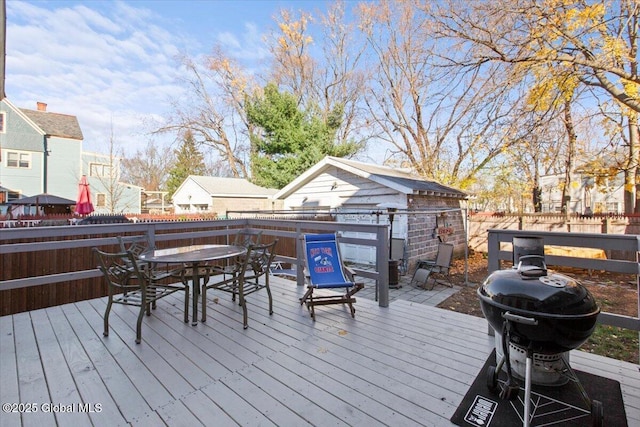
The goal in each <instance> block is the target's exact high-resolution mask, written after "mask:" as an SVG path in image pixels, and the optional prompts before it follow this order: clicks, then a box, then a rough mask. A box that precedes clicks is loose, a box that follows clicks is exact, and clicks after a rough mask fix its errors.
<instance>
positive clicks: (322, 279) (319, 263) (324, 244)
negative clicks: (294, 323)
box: [300, 234, 364, 320]
mask: <svg viewBox="0 0 640 427" xmlns="http://www.w3.org/2000/svg"><path fill="white" fill-rule="evenodd" d="M304 246H305V258H306V269H307V272H306V273H307V280H308V283H307V292H306V293H305V294H304V296H303V297H302V298H300V305H303V304H306V305H307V308H308V309H309V311H310V312H311V318H313V320H315V306H317V305H329V304H347V305H348V306H349V310H350V311H351V317H355V312H356V310H355V308H354V307H353V304H354V303H355V302H356V299H355V298H354V297H353V295H354V294H355V293H356V292H358V291H359V290H360V289H362V288H363V287H364V284H362V283H356V282H355V281H354V274H353V273H352V272H351V271H350V270H349V269H347V267H345V266H344V265H343V263H342V258H341V257H340V251H339V248H338V243H337V240H336V235H335V234H307V235H305V236H304ZM318 289H331V290H335V289H344V290H345V293H344V294H341V295H339V294H337V295H322V296H316V295H314V291H315V290H318Z"/></svg>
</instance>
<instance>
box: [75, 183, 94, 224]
mask: <svg viewBox="0 0 640 427" xmlns="http://www.w3.org/2000/svg"><path fill="white" fill-rule="evenodd" d="M91 212H93V204H92V203H91V193H90V192H89V183H87V177H86V176H85V175H82V179H80V188H79V190H78V200H77V201H76V213H77V214H79V215H87V214H90V213H91Z"/></svg>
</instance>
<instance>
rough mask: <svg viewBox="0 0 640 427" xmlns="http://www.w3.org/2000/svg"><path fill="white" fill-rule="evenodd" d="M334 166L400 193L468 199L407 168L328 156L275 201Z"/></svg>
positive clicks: (452, 189)
mask: <svg viewBox="0 0 640 427" xmlns="http://www.w3.org/2000/svg"><path fill="white" fill-rule="evenodd" d="M331 167H336V168H338V169H342V170H345V171H348V172H350V173H352V174H354V175H357V176H360V177H363V178H366V179H369V180H371V181H374V182H377V183H378V184H380V185H384V186H386V187H390V188H393V189H395V190H396V191H399V192H402V193H405V194H425V195H433V196H440V197H453V198H458V199H464V198H466V197H467V194H466V193H464V192H463V191H460V190H458V189H455V188H453V187H448V186H446V185H442V184H440V183H438V182H435V181H428V180H425V179H422V178H420V177H419V176H416V175H414V174H412V173H411V172H410V171H408V170H405V169H396V168H391V167H388V166H380V165H375V164H370V163H363V162H359V161H356V160H349V159H344V158H339V157H331V156H327V157H325V158H324V159H322V160H321V161H320V162H318V163H316V164H315V165H314V166H312V167H311V168H310V169H308V170H307V171H306V172H304V173H303V174H302V175H300V176H299V177H298V178H296V179H294V180H293V181H291V182H290V183H289V184H288V185H287V186H285V187H284V188H283V189H282V190H280V191H279V192H278V193H276V194H275V195H274V198H276V199H281V198H285V197H287V196H289V195H290V194H291V193H293V192H295V191H296V190H297V189H299V188H300V187H302V186H303V185H305V184H306V183H308V182H309V181H311V180H313V179H314V178H315V177H316V176H318V175H320V174H322V173H324V172H325V171H326V170H327V169H329V168H331Z"/></svg>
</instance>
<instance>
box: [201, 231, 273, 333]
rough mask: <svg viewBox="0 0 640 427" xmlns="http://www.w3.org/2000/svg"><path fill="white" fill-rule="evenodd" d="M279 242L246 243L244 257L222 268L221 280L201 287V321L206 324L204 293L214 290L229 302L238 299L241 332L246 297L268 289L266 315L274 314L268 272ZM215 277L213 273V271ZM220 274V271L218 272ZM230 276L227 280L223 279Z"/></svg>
mask: <svg viewBox="0 0 640 427" xmlns="http://www.w3.org/2000/svg"><path fill="white" fill-rule="evenodd" d="M277 243H278V240H277V239H276V240H274V241H273V242H271V243H268V244H260V245H253V244H249V246H248V247H247V253H246V254H245V255H243V256H239V257H236V259H234V260H232V261H231V263H230V264H229V265H228V266H227V267H225V269H224V272H222V273H223V278H222V280H221V281H215V280H213V281H211V282H209V283H206V282H205V283H206V285H203V286H202V289H201V293H202V321H203V322H206V321H207V290H208V289H216V290H219V291H222V292H227V293H230V294H231V295H232V297H231V300H232V301H235V300H236V295H237V296H238V299H239V305H240V306H241V307H242V321H243V327H244V329H247V328H248V327H249V324H248V314H247V301H246V297H247V296H248V295H250V294H252V293H254V292H258V291H259V290H261V289H266V290H267V295H268V297H269V315H271V314H273V299H272V296H271V288H270V287H269V271H270V269H271V263H272V262H273V258H274V257H275V255H276V254H275V251H274V249H275V246H276V244H277ZM212 272H213V274H215V272H216V270H215V269H213V270H212ZM218 273H220V271H218ZM227 275H231V277H230V278H228V279H227V278H226V276H227Z"/></svg>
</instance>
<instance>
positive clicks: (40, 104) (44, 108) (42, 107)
mask: <svg viewBox="0 0 640 427" xmlns="http://www.w3.org/2000/svg"><path fill="white" fill-rule="evenodd" d="M37 104H38V111H47V104H45V103H44V102H38V103H37Z"/></svg>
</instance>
